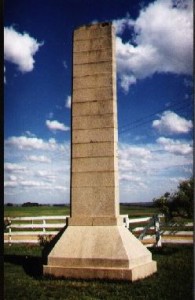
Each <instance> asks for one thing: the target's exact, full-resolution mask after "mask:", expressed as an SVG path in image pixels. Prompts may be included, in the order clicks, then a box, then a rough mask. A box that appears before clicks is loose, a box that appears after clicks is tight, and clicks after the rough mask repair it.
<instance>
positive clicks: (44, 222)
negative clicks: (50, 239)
mask: <svg viewBox="0 0 195 300" xmlns="http://www.w3.org/2000/svg"><path fill="white" fill-rule="evenodd" d="M45 225H46V221H45V219H44V220H43V233H44V234H45Z"/></svg>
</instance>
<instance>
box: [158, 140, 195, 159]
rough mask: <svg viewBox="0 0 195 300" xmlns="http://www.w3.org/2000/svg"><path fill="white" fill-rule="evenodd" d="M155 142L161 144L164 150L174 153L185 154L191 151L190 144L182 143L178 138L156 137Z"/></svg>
mask: <svg viewBox="0 0 195 300" xmlns="http://www.w3.org/2000/svg"><path fill="white" fill-rule="evenodd" d="M157 143H158V144H160V145H162V146H163V147H164V149H165V150H166V151H168V152H171V153H174V154H176V155H187V154H191V153H192V146H191V145H190V143H184V142H182V141H180V140H173V139H169V138H165V137H160V138H158V139H157Z"/></svg>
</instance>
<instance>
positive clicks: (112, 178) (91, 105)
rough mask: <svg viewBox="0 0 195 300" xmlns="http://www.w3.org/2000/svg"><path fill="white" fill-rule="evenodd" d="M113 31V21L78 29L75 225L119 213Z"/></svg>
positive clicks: (74, 113)
mask: <svg viewBox="0 0 195 300" xmlns="http://www.w3.org/2000/svg"><path fill="white" fill-rule="evenodd" d="M114 36H115V33H114V29H113V27H112V25H111V24H109V23H103V24H97V25H93V26H84V27H81V28H79V29H77V30H75V32H74V49H73V95H72V180H71V198H72V199H71V217H72V219H70V222H69V224H71V225H73V224H77V225H84V224H86V225H90V224H91V225H92V224H93V223H94V222H98V224H101V221H103V224H105V222H106V223H108V224H110V222H111V223H113V222H114V221H115V224H116V217H118V215H119V205H118V159H117V142H118V136H117V105H116V63H115V49H114V41H115V39H114ZM100 218H101V219H100ZM102 218H103V219H102Z"/></svg>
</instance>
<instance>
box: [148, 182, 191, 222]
mask: <svg viewBox="0 0 195 300" xmlns="http://www.w3.org/2000/svg"><path fill="white" fill-rule="evenodd" d="M193 187H194V180H193V178H190V179H188V180H184V181H182V182H180V184H179V186H178V189H177V191H176V192H175V193H173V194H170V193H168V192H166V193H165V194H164V195H163V196H161V197H160V198H158V199H153V202H154V205H155V206H156V207H158V209H159V210H160V212H161V213H163V214H164V215H165V217H166V219H172V218H173V217H175V216H179V217H187V218H192V216H193V190H194V189H193Z"/></svg>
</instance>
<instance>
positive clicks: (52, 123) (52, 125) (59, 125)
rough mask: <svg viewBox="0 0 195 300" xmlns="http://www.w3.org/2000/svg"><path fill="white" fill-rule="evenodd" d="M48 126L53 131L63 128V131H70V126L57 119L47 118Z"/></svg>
mask: <svg viewBox="0 0 195 300" xmlns="http://www.w3.org/2000/svg"><path fill="white" fill-rule="evenodd" d="M46 126H47V127H48V128H49V129H50V130H51V131H56V130H61V131H68V130H70V127H68V126H66V125H64V124H62V123H60V122H58V121H56V120H53V121H50V120H46Z"/></svg>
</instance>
